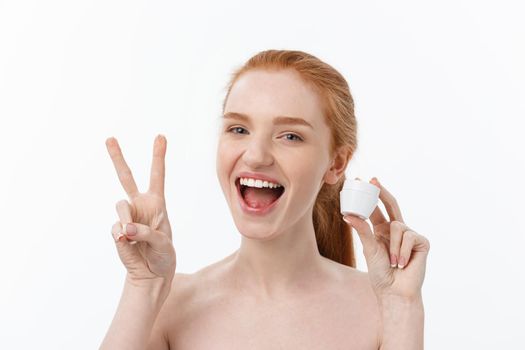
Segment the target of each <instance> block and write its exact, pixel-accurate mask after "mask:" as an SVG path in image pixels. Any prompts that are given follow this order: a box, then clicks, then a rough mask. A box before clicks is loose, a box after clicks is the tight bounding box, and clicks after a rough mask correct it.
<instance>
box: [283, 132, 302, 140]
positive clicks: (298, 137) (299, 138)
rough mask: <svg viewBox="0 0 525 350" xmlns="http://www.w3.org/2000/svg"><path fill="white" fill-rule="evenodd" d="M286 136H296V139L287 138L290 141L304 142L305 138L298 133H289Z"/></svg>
mask: <svg viewBox="0 0 525 350" xmlns="http://www.w3.org/2000/svg"><path fill="white" fill-rule="evenodd" d="M285 136H293V137H295V139H290V138H287V140H289V141H295V140H297V142H302V141H303V139H302V138H301V137H300V136H298V135H296V134H290V133H288V134H286V135H285Z"/></svg>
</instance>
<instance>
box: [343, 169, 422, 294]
mask: <svg viewBox="0 0 525 350" xmlns="http://www.w3.org/2000/svg"><path fill="white" fill-rule="evenodd" d="M370 183H372V184H373V185H375V186H377V187H379V189H380V192H379V198H380V199H381V201H382V202H383V204H384V206H385V208H386V210H387V212H388V216H389V219H390V221H388V220H387V219H386V218H385V216H384V215H383V213H382V212H381V209H379V206H376V208H375V209H374V211H373V212H372V215H370V221H371V222H372V225H373V229H374V232H373V233H372V230H371V229H370V226H369V225H368V223H367V222H366V221H364V220H362V219H360V218H358V217H356V216H352V215H347V216H345V217H344V219H345V221H346V222H348V223H349V224H350V225H351V226H353V227H354V228H355V229H356V231H357V233H358V235H359V238H360V239H361V243H362V244H363V253H364V255H365V259H366V264H367V266H368V275H369V278H370V281H371V283H372V287H373V289H374V292H375V293H376V296H377V297H378V298H384V297H388V296H394V297H400V298H402V299H404V300H414V299H417V298H420V297H421V287H422V285H423V280H424V278H425V268H426V261H427V255H428V252H429V250H430V243H429V241H428V239H426V238H425V237H424V236H422V235H420V234H418V233H416V232H414V231H413V230H412V229H410V228H409V227H408V226H407V225H405V223H404V221H403V217H402V215H401V210H400V209H399V205H398V204H397V201H396V199H395V198H394V196H393V195H392V194H391V193H390V192H388V190H387V189H386V188H385V187H384V186H382V185H381V184H380V183H379V181H377V179H376V178H373V179H372V180H370Z"/></svg>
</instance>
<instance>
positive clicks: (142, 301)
mask: <svg viewBox="0 0 525 350" xmlns="http://www.w3.org/2000/svg"><path fill="white" fill-rule="evenodd" d="M170 287H171V281H164V280H158V281H153V282H148V283H144V284H139V283H136V282H132V281H130V280H128V278H127V277H126V283H125V285H124V290H123V292H122V297H121V299H120V303H119V305H118V308H117V312H116V314H115V317H114V318H113V321H112V323H111V326H110V328H109V330H108V332H107V334H106V337H105V338H104V340H103V342H102V344H101V346H100V350H104V349H130V350H133V349H140V350H142V349H145V348H146V346H147V344H148V342H149V341H150V335H151V331H152V328H153V325H154V323H155V320H156V318H157V316H158V314H159V312H160V310H161V308H162V305H163V304H164V301H165V300H166V298H167V296H168V294H169V291H170Z"/></svg>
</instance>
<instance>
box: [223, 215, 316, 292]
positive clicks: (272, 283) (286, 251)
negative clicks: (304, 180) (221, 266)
mask: <svg viewBox="0 0 525 350" xmlns="http://www.w3.org/2000/svg"><path fill="white" fill-rule="evenodd" d="M231 263H232V264H231V267H232V270H233V271H234V273H235V276H236V279H237V280H238V281H242V282H240V283H242V285H243V287H244V288H246V289H247V290H249V291H250V293H251V294H253V293H255V294H256V295H258V296H261V297H263V298H268V297H276V296H279V295H283V294H286V293H289V292H291V291H292V290H294V289H296V288H300V289H301V290H305V289H308V288H309V287H311V286H312V285H313V284H317V283H319V280H320V278H322V276H323V274H325V273H326V258H324V257H323V256H321V254H320V253H319V249H318V247H317V242H316V239H315V231H314V227H313V223H312V219H311V215H310V216H309V220H306V218H304V219H301V220H299V221H298V222H297V224H296V225H294V226H293V227H290V228H289V229H288V230H287V231H283V232H280V233H279V234H278V236H277V237H275V238H272V239H269V240H266V241H263V240H257V239H250V238H247V237H245V236H242V241H241V246H240V248H239V249H238V250H237V251H236V252H235V253H234V254H233V255H232V259H231ZM323 269H324V270H323ZM309 282H310V283H309ZM312 282H313V283H312Z"/></svg>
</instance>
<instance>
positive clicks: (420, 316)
mask: <svg viewBox="0 0 525 350" xmlns="http://www.w3.org/2000/svg"><path fill="white" fill-rule="evenodd" d="M379 305H380V308H381V315H382V330H383V336H382V343H381V347H380V350H398V349H399V350H401V349H403V350H422V349H423V346H424V341H423V333H424V320H425V313H424V308H423V299H422V298H421V296H419V297H417V298H415V299H412V300H404V299H400V298H396V297H389V298H385V299H382V300H380V302H379Z"/></svg>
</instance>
